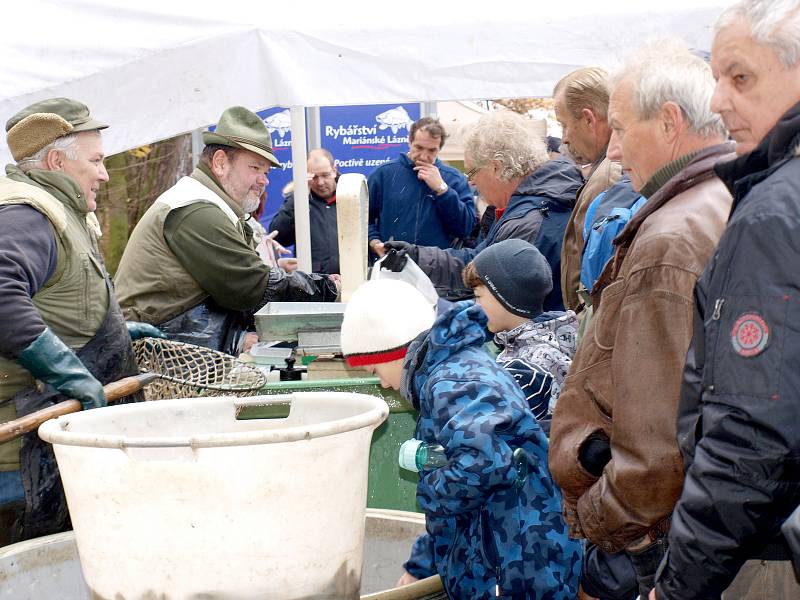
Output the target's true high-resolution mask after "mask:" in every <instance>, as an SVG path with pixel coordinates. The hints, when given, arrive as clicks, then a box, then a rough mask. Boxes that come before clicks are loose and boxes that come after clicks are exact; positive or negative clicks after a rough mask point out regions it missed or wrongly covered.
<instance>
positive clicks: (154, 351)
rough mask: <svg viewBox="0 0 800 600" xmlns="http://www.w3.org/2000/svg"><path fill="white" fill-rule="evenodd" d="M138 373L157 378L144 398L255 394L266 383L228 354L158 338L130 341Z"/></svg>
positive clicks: (253, 370)
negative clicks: (152, 375) (149, 374)
mask: <svg viewBox="0 0 800 600" xmlns="http://www.w3.org/2000/svg"><path fill="white" fill-rule="evenodd" d="M133 351H134V354H135V355H136V362H137V363H138V364H139V370H140V371H141V372H142V373H146V372H149V373H155V374H156V375H157V376H158V379H156V380H155V381H153V382H152V383H150V384H149V385H148V386H147V387H146V388H145V398H146V399H147V400H164V399H167V398H194V397H197V396H255V395H256V394H258V393H259V390H260V389H261V388H262V387H264V385H265V384H266V383H267V376H266V375H265V374H264V373H262V372H261V371H260V370H259V369H257V368H255V367H252V366H250V365H247V364H244V363H242V362H240V361H238V360H237V359H236V358H234V357H233V356H230V355H229V354H224V353H222V352H217V351H216V350H210V349H209V348H203V347H202V346H195V345H193V344H185V343H183V342H174V341H171V340H163V339H159V338H143V339H140V340H136V341H135V342H133Z"/></svg>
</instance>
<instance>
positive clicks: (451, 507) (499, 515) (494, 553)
mask: <svg viewBox="0 0 800 600" xmlns="http://www.w3.org/2000/svg"><path fill="white" fill-rule="evenodd" d="M485 325H486V317H485V315H484V314H483V312H482V311H481V310H480V308H478V307H477V306H475V305H474V303H473V302H472V301H466V302H459V303H457V304H454V305H453V307H452V309H451V310H449V311H447V312H446V313H444V314H442V315H440V316H439V318H438V319H437V320H436V322H435V323H434V325H433V327H432V329H431V330H430V331H429V332H428V333H426V334H423V335H421V336H420V337H419V338H417V340H415V341H414V342H412V344H411V347H410V348H409V352H408V354H407V357H406V362H405V365H404V371H403V383H402V386H401V390H400V391H401V394H402V395H403V396H404V397H405V398H407V399H409V400H410V401H411V402H412V403H413V404H414V406H415V407H416V408H417V409H418V410H419V419H418V421H417V430H416V437H417V438H418V439H420V440H423V441H426V442H428V443H436V444H441V445H442V446H443V447H444V448H445V452H446V454H447V457H448V459H449V463H448V464H447V465H445V466H444V467H441V468H439V469H435V470H426V471H423V472H422V473H420V481H419V484H418V486H417V500H418V501H419V504H420V506H421V507H422V509H423V510H424V511H425V514H426V526H427V531H428V533H427V534H426V535H423V536H422V537H420V538H419V539H418V540H417V541H416V543H415V544H414V547H413V550H412V554H411V558H410V559H409V561H408V562H407V563H406V564H405V565H404V567H405V569H406V570H407V571H408V572H409V573H411V574H412V575H414V576H416V577H427V576H430V575H433V574H434V573H436V572H438V573H439V574H440V575H441V576H442V580H443V582H444V584H445V588H446V589H447V592H448V594H449V595H450V597H451V598H469V599H473V598H490V597H491V598H494V597H500V598H515V599H516V598H548V599H549V600H561V599H563V600H567V599H570V600H571V599H572V598H574V597H575V596H576V595H577V589H578V578H579V575H580V563H581V546H580V544H579V543H578V542H576V541H574V540H570V539H569V538H568V537H567V528H566V525H565V523H564V521H563V520H562V518H561V514H560V513H561V507H560V503H561V496H560V493H559V491H558V489H557V488H556V487H555V485H554V484H553V481H552V479H551V477H550V473H549V471H548V467H547V439H546V438H545V436H544V434H543V433H542V430H541V429H540V427H539V425H538V424H537V423H536V419H535V418H534V416H533V413H532V412H531V410H530V408H529V407H528V404H527V402H526V400H525V396H524V394H523V393H522V391H521V390H520V388H519V387H518V386H517V384H516V382H515V381H514V379H513V377H512V376H511V375H510V374H509V373H508V372H506V371H505V370H504V369H502V368H501V367H500V366H499V365H497V364H496V363H495V361H494V359H493V358H492V357H491V356H489V355H488V354H487V353H486V352H485V351H484V350H483V344H484V342H485V340H486V334H485V329H484V328H485ZM517 448H522V449H523V450H524V451H525V452H526V453H527V456H528V460H529V469H528V470H529V472H528V475H527V478H525V479H524V482H523V483H522V486H521V487H520V488H519V489H517V488H516V487H515V485H514V484H515V481H516V480H517V477H518V475H519V473H518V469H517V468H516V467H515V466H514V461H513V457H512V453H513V452H514V450H515V449H517ZM496 586H499V589H500V594H499V595H496Z"/></svg>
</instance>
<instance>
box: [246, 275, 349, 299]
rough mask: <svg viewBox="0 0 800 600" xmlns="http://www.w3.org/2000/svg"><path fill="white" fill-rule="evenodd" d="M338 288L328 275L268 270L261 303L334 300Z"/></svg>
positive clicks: (337, 293)
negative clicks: (267, 281) (265, 288)
mask: <svg viewBox="0 0 800 600" xmlns="http://www.w3.org/2000/svg"><path fill="white" fill-rule="evenodd" d="M338 295H339V290H338V289H337V288H336V283H335V282H334V281H333V279H331V278H330V276H328V275H322V274H320V273H303V272H302V271H293V272H291V273H287V272H286V271H284V270H282V269H270V270H269V283H268V284H267V291H266V292H264V298H263V299H262V303H261V305H262V306H263V305H264V304H266V303H267V302H336V298H337V297H338Z"/></svg>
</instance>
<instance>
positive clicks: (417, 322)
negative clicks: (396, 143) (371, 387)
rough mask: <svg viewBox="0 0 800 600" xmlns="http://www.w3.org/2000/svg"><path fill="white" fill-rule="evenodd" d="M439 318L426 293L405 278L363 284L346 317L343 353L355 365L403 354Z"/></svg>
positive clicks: (383, 360)
mask: <svg viewBox="0 0 800 600" xmlns="http://www.w3.org/2000/svg"><path fill="white" fill-rule="evenodd" d="M434 320H436V313H435V311H434V309H433V307H432V306H431V305H430V304H429V303H428V301H427V300H426V299H425V296H423V295H422V293H420V292H419V291H417V290H416V289H415V288H414V287H412V286H411V285H409V284H407V283H406V282H404V281H398V280H394V279H376V280H374V281H367V282H366V283H364V284H362V285H361V286H359V288H358V289H357V290H356V291H355V292H354V293H353V295H352V296H351V298H350V300H349V301H348V302H347V308H346V309H345V311H344V320H343V321H342V353H343V354H344V357H345V358H346V359H347V363H348V364H349V365H350V366H352V367H357V366H364V365H374V364H377V363H385V362H391V361H393V360H397V359H399V358H403V357H404V356H405V355H406V351H407V350H408V345H409V344H410V343H411V342H412V341H413V340H414V338H416V337H417V336H418V335H419V334H420V333H422V332H423V331H427V330H428V329H430V328H431V325H433V322H434Z"/></svg>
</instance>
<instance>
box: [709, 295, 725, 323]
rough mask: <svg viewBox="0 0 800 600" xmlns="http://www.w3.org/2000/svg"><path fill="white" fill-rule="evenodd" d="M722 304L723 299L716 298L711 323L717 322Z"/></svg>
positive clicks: (723, 302)
mask: <svg viewBox="0 0 800 600" xmlns="http://www.w3.org/2000/svg"><path fill="white" fill-rule="evenodd" d="M723 304H725V298H717V299H716V301H715V302H714V313H713V314H712V315H711V320H712V321H719V315H720V313H721V312H722V305H723Z"/></svg>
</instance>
